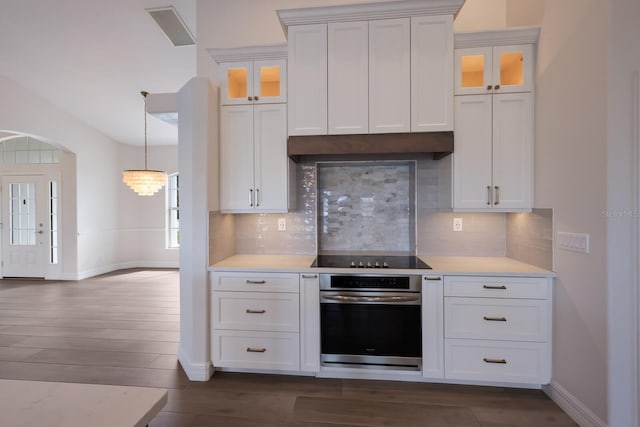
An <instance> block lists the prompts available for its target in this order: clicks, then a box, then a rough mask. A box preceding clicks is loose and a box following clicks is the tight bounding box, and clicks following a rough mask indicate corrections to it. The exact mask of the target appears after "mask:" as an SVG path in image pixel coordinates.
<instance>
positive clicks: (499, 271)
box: [210, 254, 555, 277]
mask: <svg viewBox="0 0 640 427" xmlns="http://www.w3.org/2000/svg"><path fill="white" fill-rule="evenodd" d="M420 258H421V259H422V260H423V261H424V262H426V263H427V264H429V265H430V266H431V268H432V270H424V271H421V273H429V274H464V275H503V276H507V275H510V276H514V275H515V276H544V277H549V276H555V273H553V272H552V271H549V270H545V269H543V268H539V267H536V266H534V265H531V264H526V263H524V262H520V261H516V260H514V259H511V258H507V257H466V256H464V257H453V256H420ZM314 259H315V256H314V255H257V254H255V255H254V254H243V255H234V256H232V257H229V258H227V259H224V260H222V261H220V262H218V263H216V264H214V265H213V266H211V267H210V270H213V271H238V270H242V271H268V270H274V271H291V272H301V273H305V272H316V273H320V272H329V271H336V272H346V271H349V272H353V270H352V269H349V268H343V269H336V268H331V269H328V268H315V267H311V264H312V263H313V261H314ZM359 271H362V270H359ZM406 271H407V270H393V269H389V270H385V273H390V274H392V273H405V274H406Z"/></svg>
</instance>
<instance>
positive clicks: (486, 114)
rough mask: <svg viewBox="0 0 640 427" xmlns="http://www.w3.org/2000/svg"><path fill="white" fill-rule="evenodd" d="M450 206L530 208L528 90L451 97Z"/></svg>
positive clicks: (531, 121)
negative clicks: (452, 144) (453, 101)
mask: <svg viewBox="0 0 640 427" xmlns="http://www.w3.org/2000/svg"><path fill="white" fill-rule="evenodd" d="M455 139H456V141H455V151H454V153H453V207H454V209H456V210H474V211H482V210H492V211H518V210H530V209H531V207H532V203H533V200H532V198H533V105H532V95H531V94H530V93H513V94H500V95H469V96H456V97H455Z"/></svg>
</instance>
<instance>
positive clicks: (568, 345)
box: [514, 0, 609, 425]
mask: <svg viewBox="0 0 640 427" xmlns="http://www.w3.org/2000/svg"><path fill="white" fill-rule="evenodd" d="M517 6H518V7H519V8H523V7H525V8H527V10H528V11H529V12H530V16H540V17H541V20H542V21H541V27H542V29H541V34H540V40H539V43H538V63H537V73H536V74H537V80H536V93H535V96H536V109H535V114H536V125H535V206H536V207H540V208H549V207H551V208H553V209H554V218H555V221H556V229H557V231H570V232H580V233H588V234H589V235H590V249H591V250H590V253H589V254H582V253H577V252H570V251H566V250H562V249H559V248H557V247H556V250H555V266H556V272H557V273H558V279H557V280H556V284H555V292H554V298H555V300H554V312H553V316H554V336H553V379H552V385H551V390H550V392H551V394H552V396H554V399H567V398H568V399H575V402H577V404H578V406H579V407H580V408H581V409H582V410H583V413H582V414H579V415H581V416H584V417H586V418H587V419H589V420H591V422H593V421H594V420H595V421H596V422H598V423H599V422H604V421H605V420H606V419H607V330H606V325H607V309H606V300H607V240H606V237H607V236H606V227H607V224H606V219H605V217H604V216H603V215H602V212H603V209H604V208H605V207H606V205H607V188H606V186H607V165H606V157H607V104H606V99H607V84H606V82H607V62H606V59H607V57H608V50H607V49H608V45H607V43H608V37H609V35H608V32H609V22H608V2H605V1H601V0H563V1H549V2H539V1H537V0H530V1H528V2H527V1H523V0H518V2H517ZM520 10H521V9H520ZM522 15H523V14H518V16H516V18H515V19H514V21H519V23H523V21H522ZM526 23H531V22H526ZM574 415H575V414H574ZM585 422H586V421H585ZM585 425H588V424H585Z"/></svg>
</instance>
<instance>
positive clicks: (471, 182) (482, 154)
mask: <svg viewBox="0 0 640 427" xmlns="http://www.w3.org/2000/svg"><path fill="white" fill-rule="evenodd" d="M492 96H493V95H470V96H456V97H455V138H456V142H455V144H456V146H455V150H454V152H453V208H454V209H474V210H483V209H491V206H492V205H491V190H492V188H491V149H492V147H491V144H492V135H491V132H492V125H491V97H492Z"/></svg>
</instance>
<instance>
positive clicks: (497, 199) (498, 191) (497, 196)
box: [493, 185, 500, 205]
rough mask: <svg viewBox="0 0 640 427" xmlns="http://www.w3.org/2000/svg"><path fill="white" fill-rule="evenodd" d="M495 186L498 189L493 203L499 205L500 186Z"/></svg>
mask: <svg viewBox="0 0 640 427" xmlns="http://www.w3.org/2000/svg"><path fill="white" fill-rule="evenodd" d="M493 188H494V189H495V190H496V201H495V202H493V204H494V205H497V204H498V203H500V187H499V186H497V185H496V186H495V187H493Z"/></svg>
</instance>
